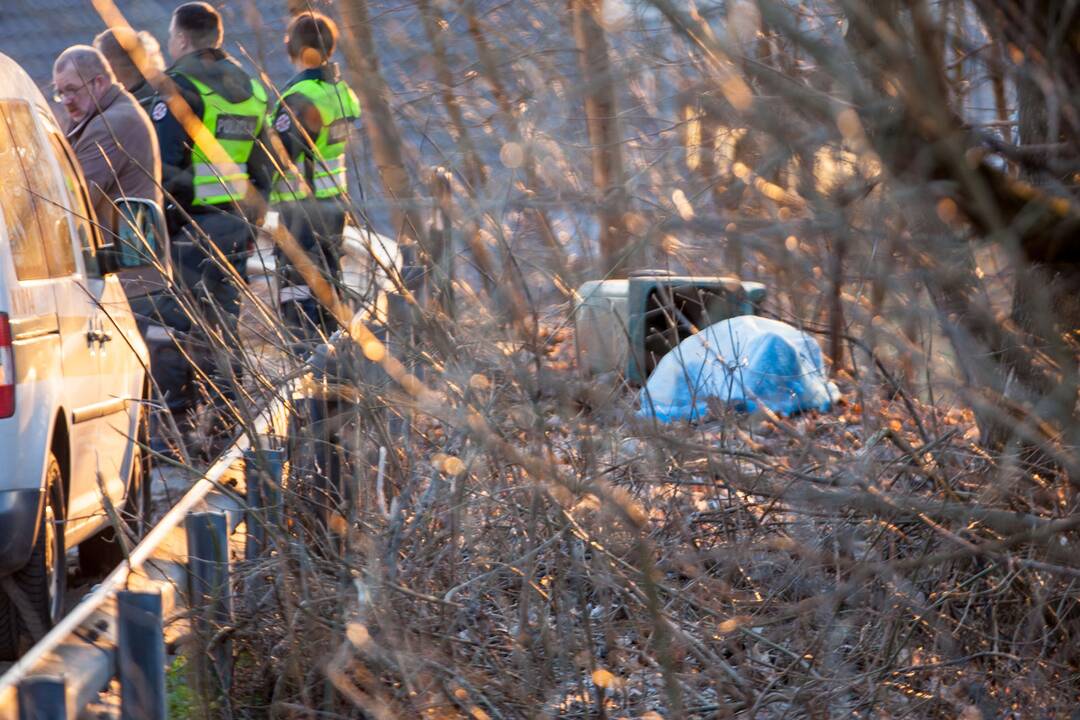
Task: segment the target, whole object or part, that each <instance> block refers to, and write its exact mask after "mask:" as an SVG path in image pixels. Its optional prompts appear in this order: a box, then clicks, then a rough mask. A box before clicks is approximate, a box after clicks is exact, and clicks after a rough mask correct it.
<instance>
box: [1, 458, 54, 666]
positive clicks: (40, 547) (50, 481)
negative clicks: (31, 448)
mask: <svg viewBox="0 0 1080 720" xmlns="http://www.w3.org/2000/svg"><path fill="white" fill-rule="evenodd" d="M48 463H49V464H48V469H47V471H46V475H45V477H46V491H45V505H44V507H43V508H42V512H41V517H40V518H39V519H38V533H37V541H36V542H35V543H34V549H33V551H32V552H31V553H30V559H29V560H28V561H27V563H26V565H24V566H23V567H22V569H20V570H18V571H17V572H15V573H14V574H13V575H11V577H10V578H5V579H4V580H3V582H4V584H5V585H10V587H13V588H14V590H15V591H16V592H17V593H18V594H19V595H20V599H21V601H22V602H21V603H19V604H16V603H15V602H14V601H13V600H12V599H11V597H9V595H8V592H7V591H6V590H4V589H0V660H3V661H12V660H16V659H18V657H19V656H20V655H21V654H22V653H23V652H24V650H25V648H28V647H29V646H30V645H31V644H32V642H33V639H34V636H35V635H37V634H40V633H42V632H45V631H48V630H49V628H51V627H52V626H53V625H55V624H56V622H57V621H58V620H59V619H60V617H61V616H62V615H63V612H64V593H65V591H66V590H67V563H66V558H65V549H66V548H65V543H64V522H63V521H64V499H63V488H64V483H63V478H62V476H61V473H60V463H59V462H58V461H57V459H56V456H55V455H53V454H52V453H51V452H50V453H49V460H48ZM20 606H21V609H22V610H23V611H24V612H29V613H30V614H31V616H32V617H31V618H30V619H29V621H28V620H27V618H25V617H24V616H23V613H22V612H20Z"/></svg>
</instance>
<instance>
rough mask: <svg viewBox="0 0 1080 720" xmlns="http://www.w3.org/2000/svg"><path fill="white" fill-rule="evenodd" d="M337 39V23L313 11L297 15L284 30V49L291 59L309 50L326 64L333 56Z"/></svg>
mask: <svg viewBox="0 0 1080 720" xmlns="http://www.w3.org/2000/svg"><path fill="white" fill-rule="evenodd" d="M337 39H338V28H337V23H335V22H334V21H333V20H331V19H330V18H328V17H326V16H325V15H323V14H322V13H320V12H315V11H314V10H312V11H308V12H305V13H303V14H302V15H297V16H296V17H294V18H293V19H292V21H291V22H290V23H289V27H288V28H286V29H285V49H286V50H287V51H288V52H289V57H291V58H298V57H300V56H301V55H302V54H303V52H304V50H307V49H311V50H314V51H315V52H317V53H319V57H320V58H321V59H322V61H323V62H326V61H327V60H329V59H330V56H331V55H333V54H334V47H335V46H336V45H337Z"/></svg>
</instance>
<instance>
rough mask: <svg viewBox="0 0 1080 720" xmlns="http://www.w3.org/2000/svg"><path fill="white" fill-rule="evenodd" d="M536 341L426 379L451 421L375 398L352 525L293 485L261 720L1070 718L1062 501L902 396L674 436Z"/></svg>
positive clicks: (252, 663)
mask: <svg viewBox="0 0 1080 720" xmlns="http://www.w3.org/2000/svg"><path fill="white" fill-rule="evenodd" d="M540 327H541V329H540V331H538V332H537V333H535V335H534V337H533V338H532V339H531V340H529V339H525V340H521V341H515V342H500V343H487V344H481V343H478V344H476V345H473V346H469V347H467V348H463V349H462V353H461V355H460V357H461V358H467V360H465V359H462V360H455V359H454V358H453V357H451V358H449V359H447V360H446V361H445V362H444V363H442V364H441V365H439V366H438V367H429V368H428V370H427V372H426V373H425V374H424V375H423V378H424V382H425V383H426V384H427V386H428V387H430V388H431V389H432V393H431V394H430V396H429V397H428V401H427V402H426V403H425V402H420V401H416V400H415V398H412V399H410V398H409V397H406V396H403V395H402V394H401V393H400V392H399V391H395V390H393V389H392V388H388V387H387V386H386V385H384V384H379V383H378V381H376V380H373V379H372V378H374V377H375V374H369V375H366V376H365V380H363V381H362V382H361V383H359V384H358V388H359V389H360V390H361V396H363V397H367V398H368V399H370V400H371V401H370V402H367V401H361V402H360V403H359V405H349V407H348V408H347V409H345V410H342V412H343V413H344V414H343V418H344V419H343V420H342V429H341V431H340V433H339V436H340V437H341V438H342V440H341V443H342V447H341V449H340V457H341V459H342V462H343V463H344V467H345V470H346V472H345V473H344V475H345V477H346V483H348V484H350V487H352V488H354V489H355V499H356V502H355V504H350V503H348V502H344V501H341V500H340V499H338V500H335V502H338V503H339V504H338V505H337V506H336V507H335V508H334V510H333V512H332V513H331V521H330V522H328V523H325V524H323V525H320V524H319V523H318V522H316V521H314V520H313V519H312V518H311V517H307V518H304V517H300V516H301V515H303V511H297V510H295V508H308V510H311V509H312V508H313V507H315V505H313V504H312V501H311V495H310V493H309V492H306V491H305V490H304V489H303V488H304V484H305V482H309V481H310V473H309V474H308V476H305V475H304V471H303V470H302V469H301V468H299V467H295V468H293V471H292V481H291V483H292V485H291V488H290V491H291V492H293V493H295V497H293V498H292V499H291V500H289V499H288V498H287V503H286V504H287V505H291V506H292V507H293V508H294V511H293V514H292V520H290V521H289V522H288V523H286V524H284V525H283V526H282V527H281V528H279V530H280V532H279V534H278V537H277V541H276V546H275V547H276V550H275V552H274V553H273V555H272V556H271V557H270V558H266V559H261V560H258V561H255V562H249V563H247V564H245V565H244V566H242V574H247V575H248V576H250V575H262V576H264V577H267V578H270V579H272V583H271V587H272V591H271V592H268V593H266V595H265V596H264V597H262V598H261V601H260V602H259V603H258V604H256V605H255V606H253V607H252V606H249V607H248V608H247V610H246V611H245V612H246V613H247V614H246V617H245V618H243V619H241V621H240V622H239V625H238V629H237V630H236V631H235V633H234V635H233V638H234V641H235V642H236V643H237V647H238V649H239V652H240V657H241V661H240V664H239V665H238V670H237V682H236V683H235V686H234V689H233V693H232V697H231V702H232V705H233V711H234V712H235V713H236V714H237V715H238V716H244V717H265V716H272V717H309V716H311V715H310V714H309V713H308V710H306V709H311V708H321V712H322V713H323V714H322V715H320V717H433V718H434V717H473V718H518V717H522V718H531V717H581V718H586V717H590V718H591V717H599V718H658V717H663V718H679V717H695V718H712V717H748V718H782V717H786V718H800V717H805V718H819V717H820V718H824V717H877V718H883V717H941V718H954V717H963V718H969V719H971V718H1000V717H1015V718H1020V717H1024V718H1031V717H1066V716H1068V713H1069V712H1071V711H1072V708H1073V707H1074V705H1075V704H1076V701H1077V691H1078V684H1077V666H1078V663H1080V645H1077V643H1076V642H1075V639H1074V633H1076V632H1077V631H1078V630H1080V612H1078V610H1080V608H1078V606H1077V592H1076V582H1077V579H1078V578H1080V571H1078V570H1077V569H1075V568H1074V567H1073V564H1074V562H1075V560H1074V556H1075V550H1074V544H1075V543H1077V541H1078V538H1077V535H1076V532H1075V526H1076V524H1077V523H1076V521H1075V519H1074V518H1075V516H1074V515H1072V511H1073V507H1074V503H1075V499H1074V494H1073V492H1072V490H1071V488H1070V487H1069V485H1068V484H1067V482H1066V481H1065V480H1064V479H1062V478H1060V477H1058V476H1056V475H1055V474H1054V473H1053V472H1051V471H1048V470H1043V471H1039V469H1038V468H1037V466H1033V465H1032V464H1030V463H1022V462H1019V461H1018V460H1016V459H1015V458H1014V459H1010V458H1008V457H1005V458H1001V457H993V456H991V455H990V454H988V453H987V452H985V451H984V450H982V449H981V448H980V446H979V444H978V440H979V437H978V432H977V430H976V428H975V425H974V422H973V418H972V416H971V414H970V412H968V411H965V410H960V409H957V408H956V407H945V406H944V405H940V404H939V405H936V406H935V405H934V404H932V403H930V402H927V401H924V400H920V399H918V398H914V397H911V396H909V395H907V394H905V393H904V392H903V390H902V389H900V388H899V386H898V385H896V384H895V383H892V382H891V381H890V380H889V379H888V378H884V377H881V376H877V375H873V376H867V375H866V374H863V375H862V376H859V377H856V376H854V375H847V376H842V377H841V378H839V385H840V386H841V390H842V391H843V395H844V400H843V401H842V402H841V403H840V404H839V406H838V407H836V408H835V409H834V411H833V412H830V413H827V414H808V415H803V416H798V417H792V418H781V417H776V416H773V415H770V414H768V413H765V412H759V413H757V414H755V415H751V416H746V415H736V414H733V413H730V412H727V411H725V410H724V409H722V408H716V409H715V412H714V413H713V415H712V416H711V418H710V419H709V420H708V421H707V422H702V423H697V424H685V423H682V424H672V425H657V424H655V423H652V422H650V421H646V420H642V419H638V418H635V417H634V412H633V411H634V403H635V398H636V394H635V391H634V389H632V388H629V387H626V386H624V385H622V384H620V383H617V382H614V381H612V382H608V381H597V380H595V379H585V378H583V377H582V375H581V374H580V373H579V372H578V370H577V368H576V363H575V358H574V352H573V339H572V336H571V334H570V332H569V330H568V329H567V328H566V327H564V324H563V323H557V322H553V323H551V324H550V325H545V324H541V325H540ZM368 382H370V383H371V384H367V385H365V383H368ZM375 398H379V399H381V400H387V401H389V402H390V406H391V407H392V410H391V411H387V410H386V409H385V408H383V407H381V406H380V404H379V402H375V401H374V400H375ZM431 398H436V401H434V402H433V401H431ZM403 424H404V425H403ZM403 426H406V427H408V428H409V429H408V431H407V432H405V433H404V435H403V436H400V437H399V436H395V435H394V434H393V433H394V432H395V430H394V428H398V429H399V430H400V428H402V427H403ZM391 438H398V439H397V440H396V441H394V442H391V440H390V439H391ZM380 446H381V447H384V448H386V450H387V452H386V455H385V464H384V466H383V467H384V472H382V473H381V474H380V473H379V471H378V467H379V461H378V457H379V452H378V448H379V447H380ZM310 514H312V515H314V514H315V513H314V511H311V513H310Z"/></svg>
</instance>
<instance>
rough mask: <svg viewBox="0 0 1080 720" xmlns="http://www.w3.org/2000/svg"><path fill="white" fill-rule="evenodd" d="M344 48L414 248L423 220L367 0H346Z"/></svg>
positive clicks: (399, 226)
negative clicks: (403, 150)
mask: <svg viewBox="0 0 1080 720" xmlns="http://www.w3.org/2000/svg"><path fill="white" fill-rule="evenodd" d="M340 5H341V17H342V20H343V22H342V29H343V31H344V34H345V42H343V43H342V48H343V50H344V51H345V59H346V61H347V65H348V69H349V81H350V84H351V85H352V86H353V87H354V88H355V89H356V91H357V92H358V94H359V95H360V101H361V103H362V104H363V108H364V113H365V116H366V122H365V123H364V129H365V130H366V131H367V135H368V139H369V141H370V143H371V150H372V153H373V154H374V155H375V164H376V166H377V167H378V170H379V177H380V179H381V180H382V184H383V187H384V189H385V190H386V194H387V195H389V196H390V198H391V200H392V202H393V203H394V209H393V218H394V227H395V232H396V233H397V234H398V235H399V236H400V238H401V241H402V244H403V245H405V246H413V247H415V246H416V245H417V244H418V243H420V242H421V241H422V238H423V227H424V226H423V222H422V220H421V217H420V213H419V212H418V211H417V208H416V197H415V195H414V193H413V188H412V184H411V182H410V181H409V173H408V171H406V169H405V163H404V161H403V159H402V154H401V146H402V142H401V132H400V131H399V130H398V127H397V124H396V123H395V122H394V116H393V112H392V111H391V109H390V101H389V96H390V93H389V91H388V89H387V87H386V81H385V80H384V79H383V77H382V73H381V72H380V70H379V57H378V53H377V52H376V50H375V39H374V37H373V35H372V32H371V19H370V15H369V13H368V6H367V0H343V2H341V3H340Z"/></svg>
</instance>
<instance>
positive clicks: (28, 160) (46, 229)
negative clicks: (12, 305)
mask: <svg viewBox="0 0 1080 720" xmlns="http://www.w3.org/2000/svg"><path fill="white" fill-rule="evenodd" d="M4 117H5V119H6V120H7V125H8V129H9V130H10V131H11V137H12V140H13V141H14V142H15V146H16V147H17V148H18V149H19V157H20V158H21V160H22V164H23V168H24V169H25V170H26V178H27V181H28V182H29V186H30V193H31V195H32V196H33V198H34V208H35V210H36V212H37V216H38V222H39V224H40V226H41V230H42V238H43V241H44V242H43V246H44V249H45V263H46V265H47V266H48V269H49V275H50V276H51V277H63V276H66V275H71V274H73V273H74V272H75V254H74V252H73V251H72V237H71V223H70V221H69V220H68V216H69V215H70V214H71V213H70V208H71V199H70V198H69V197H68V196H67V193H66V192H64V189H63V184H62V183H61V181H60V179H59V177H58V175H57V173H56V161H55V159H54V158H53V157H52V153H51V152H49V150H48V148H47V146H45V145H44V144H42V143H41V140H43V139H44V138H42V136H41V133H40V131H39V130H38V128H37V127H36V126H35V124H34V114H33V110H31V108H30V104H29V103H26V102H13V103H10V104H9V105H8V106H7V107H5V109H4Z"/></svg>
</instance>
